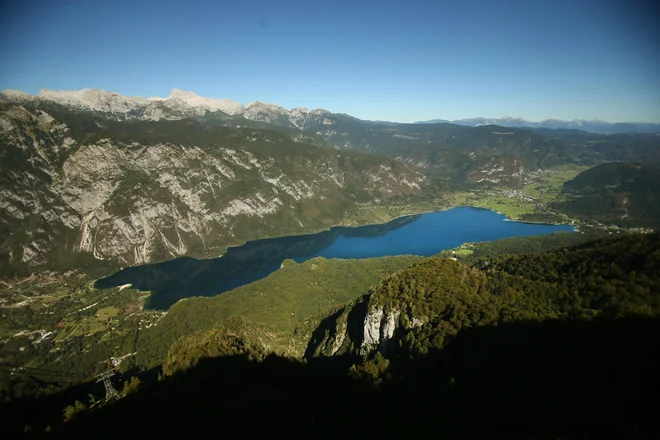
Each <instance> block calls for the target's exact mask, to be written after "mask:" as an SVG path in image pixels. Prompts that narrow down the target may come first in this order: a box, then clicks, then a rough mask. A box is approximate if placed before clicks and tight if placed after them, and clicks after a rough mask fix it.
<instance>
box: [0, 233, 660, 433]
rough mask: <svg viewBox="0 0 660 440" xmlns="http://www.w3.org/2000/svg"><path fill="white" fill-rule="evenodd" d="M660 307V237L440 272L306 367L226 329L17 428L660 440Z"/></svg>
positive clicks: (434, 270)
mask: <svg viewBox="0 0 660 440" xmlns="http://www.w3.org/2000/svg"><path fill="white" fill-rule="evenodd" d="M659 292H660V235H659V234H639V235H623V236H620V237H611V238H607V239H604V240H599V241H595V242H590V243H583V244H580V245H578V246H574V247H572V248H562V249H555V250H552V251H549V252H545V253H538V254H517V255H513V254H509V255H502V256H497V257H493V258H486V259H481V260H478V261H477V262H476V263H475V264H474V265H473V266H471V267H470V266H467V265H463V264H461V263H459V262H458V261H452V260H451V259H446V258H438V257H434V258H428V259H424V260H422V261H419V262H416V263H415V264H413V265H412V266H410V267H408V268H407V269H404V270H400V271H396V272H394V273H391V274H390V275H389V276H387V277H385V278H384V279H382V280H381V281H379V282H378V283H377V284H376V285H374V286H373V287H372V288H371V290H370V291H369V293H368V294H366V295H363V296H362V297H359V298H357V299H354V300H351V301H349V302H347V303H345V304H343V305H342V306H340V307H338V308H333V309H332V311H331V312H329V313H328V314H327V315H326V316H325V317H324V318H323V319H321V320H320V321H319V322H318V324H317V325H316V326H315V327H314V328H313V331H310V334H309V338H308V339H307V341H308V342H307V346H306V350H305V354H304V356H303V357H302V359H294V358H292V357H288V358H287V357H281V356H278V355H276V354H273V353H272V349H269V347H268V346H267V345H266V344H265V343H264V338H266V337H267V332H261V333H260V332H258V331H257V330H258V327H256V326H255V323H249V322H247V321H245V320H241V319H234V320H227V321H225V322H224V323H222V324H220V323H218V324H217V325H216V326H215V327H213V328H211V329H207V330H202V331H197V332H193V333H190V334H185V335H182V336H181V337H179V338H178V339H175V341H176V342H174V343H173V344H171V345H170V346H169V350H168V354H167V357H166V359H165V360H164V362H163V363H162V366H161V375H162V377H161V379H160V380H157V381H156V380H153V379H152V380H146V379H145V380H144V382H145V383H144V384H143V386H142V387H140V389H138V390H134V392H132V393H128V392H126V393H124V392H123V391H124V390H126V389H129V388H130V387H129V384H128V383H127V385H124V387H125V388H124V390H122V393H123V394H124V395H125V397H123V398H122V399H120V400H119V401H115V402H110V403H106V404H101V405H96V406H94V407H93V408H91V409H88V410H84V411H80V412H78V413H77V414H76V416H75V417H73V418H70V417H69V418H70V419H71V420H70V421H68V422H66V423H61V414H62V413H61V411H62V409H63V408H64V407H65V406H66V405H71V404H72V403H73V400H74V397H73V395H72V394H68V395H64V393H63V395H62V396H60V397H58V396H49V397H47V398H45V399H42V400H39V399H36V400H34V401H25V402H15V403H14V404H13V406H8V407H6V408H2V410H3V411H1V412H0V414H2V415H3V416H7V417H8V418H9V420H10V421H11V422H12V424H13V425H16V426H17V428H18V427H20V428H22V427H23V426H24V425H27V424H30V423H34V425H32V426H31V428H32V429H33V430H34V431H33V432H43V433H44V435H48V434H46V432H44V431H46V424H47V423H48V424H50V425H51V431H52V432H51V433H50V435H51V436H57V437H63V438H80V437H83V436H86V437H89V436H93V437H95V438H98V437H101V438H105V437H107V438H115V437H116V436H117V435H118V434H117V429H122V430H123V431H127V430H130V433H131V435H133V434H138V435H141V436H145V437H149V438H152V437H156V438H159V437H165V438H198V437H211V438H216V437H224V436H229V435H236V434H238V435H242V436H244V435H248V436H252V435H256V434H266V435H274V434H277V435H279V434H282V435H285V436H287V437H304V438H309V437H314V438H329V437H332V438H337V437H342V438H344V437H348V438H364V437H369V438H371V437H373V436H381V437H385V438H420V437H422V436H426V437H428V436H431V437H433V438H437V437H445V438H465V437H470V438H473V437H476V438H507V439H517V438H520V439H529V438H534V439H537V438H539V439H545V438H552V439H556V438H562V439H566V438H569V439H571V438H575V439H584V438H590V439H591V438H613V437H614V438H657V436H658V434H660V426H659V425H658V420H657V417H656V415H657V414H658V413H659V410H660V404H659V403H658V400H657V396H658V393H659V392H660V378H659V377H658V374H657V371H660V295H658V294H659ZM183 304H184V305H185V304H187V303H183ZM187 316H190V317H191V318H190V319H195V316H196V315H195V314H190V315H187ZM198 319H199V318H198ZM156 329H158V331H169V330H168V328H167V327H165V326H164V325H159V326H157V327H156ZM81 394H82V398H83V400H84V397H85V395H86V394H84V393H82V392H81ZM75 400H79V397H75ZM63 402H65V403H63ZM19 405H22V406H19ZM68 408H70V407H68ZM5 409H6V410H7V411H4V410H5ZM40 413H41V414H42V416H39V415H38V414H40ZM14 415H16V416H18V417H17V418H16V419H15V420H13V419H12V418H13V417H14ZM21 418H25V422H22V421H21ZM46 420H48V421H46ZM52 420H55V422H52ZM37 423H39V425H37ZM119 425H121V426H123V428H119ZM3 427H4V426H3ZM15 433H18V431H15Z"/></svg>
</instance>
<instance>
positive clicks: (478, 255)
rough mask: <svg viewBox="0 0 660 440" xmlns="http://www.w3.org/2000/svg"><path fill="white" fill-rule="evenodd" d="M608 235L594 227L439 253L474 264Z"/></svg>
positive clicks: (487, 243) (584, 241) (497, 241)
mask: <svg viewBox="0 0 660 440" xmlns="http://www.w3.org/2000/svg"><path fill="white" fill-rule="evenodd" d="M607 236H608V232H607V231H603V230H599V229H593V230H587V231H585V232H582V233H579V234H574V233H569V232H560V233H555V234H548V235H539V236H532V237H512V238H505V239H502V240H494V241H487V242H479V243H464V244H462V245H461V246H459V247H458V248H457V249H454V250H446V251H442V252H440V253H439V254H438V255H439V256H440V257H444V258H451V257H455V258H456V259H457V260H458V261H460V262H461V263H465V264H468V265H473V264H475V263H476V262H478V261H479V260H488V259H491V258H495V257H497V256H500V255H502V254H534V253H540V252H547V251H552V250H555V249H559V248H563V247H570V246H574V245H578V244H582V243H586V242H589V241H593V240H596V239H599V238H605V237H607Z"/></svg>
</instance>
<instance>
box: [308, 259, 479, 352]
mask: <svg viewBox="0 0 660 440" xmlns="http://www.w3.org/2000/svg"><path fill="white" fill-rule="evenodd" d="M486 283H487V281H486V275H485V274H484V273H483V272H481V271H478V270H476V269H470V268H468V267H466V266H463V265H461V264H459V263H456V262H454V261H452V260H449V259H441V258H436V259H429V260H427V261H424V262H422V263H419V264H417V265H414V266H412V267H411V268H409V269H406V270H403V271H401V272H399V273H396V274H394V275H392V276H390V277H389V278H386V279H384V280H383V281H382V282H381V284H380V285H378V286H376V287H375V288H373V289H372V290H371V292H370V293H369V294H368V295H367V296H365V297H364V298H361V299H359V300H357V301H354V302H352V303H350V304H348V305H347V306H346V307H345V308H344V309H343V310H342V311H341V313H338V314H337V315H336V316H335V317H334V320H335V322H336V324H335V325H330V324H329V323H326V324H325V325H326V326H327V327H332V330H331V331H328V332H326V338H325V340H323V341H321V342H320V343H319V344H318V349H317V350H316V352H315V354H316V355H317V356H318V355H326V356H327V355H331V354H334V353H338V352H340V353H352V354H355V355H358V354H359V355H370V354H372V353H373V352H375V351H379V352H381V353H383V354H386V355H387V354H390V353H391V352H393V351H395V350H397V349H400V346H407V347H408V349H413V350H414V349H416V348H415V341H416V340H417V341H420V340H421V341H426V340H428V339H429V338H431V339H433V338H434V337H435V336H434V332H435V330H433V329H434V328H439V329H442V332H443V333H447V332H448V331H447V329H449V333H451V332H455V329H453V330H452V328H453V327H454V326H456V324H455V323H454V321H455V320H456V318H457V317H459V316H460V317H463V316H467V315H468V314H469V313H470V307H471V305H470V303H472V302H474V303H475V304H476V303H481V302H482V301H483V299H482V298H483V297H482V295H484V294H486V291H487V289H486ZM435 342H439V343H442V340H440V341H435ZM435 342H434V343H435ZM338 345H339V348H338Z"/></svg>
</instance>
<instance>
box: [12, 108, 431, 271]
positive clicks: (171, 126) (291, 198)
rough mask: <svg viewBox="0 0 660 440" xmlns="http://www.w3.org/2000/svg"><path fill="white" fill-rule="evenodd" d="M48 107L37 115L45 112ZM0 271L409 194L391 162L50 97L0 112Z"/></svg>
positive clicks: (188, 242)
mask: <svg viewBox="0 0 660 440" xmlns="http://www.w3.org/2000/svg"><path fill="white" fill-rule="evenodd" d="M46 110H48V111H46ZM0 121H1V122H0V126H1V127H2V132H1V133H0V142H1V145H2V149H1V150H0V154H1V155H2V156H1V159H2V160H1V161H0V163H1V165H0V167H2V168H1V170H0V171H1V172H2V174H1V175H2V177H1V178H0V179H1V180H0V237H2V243H1V245H0V249H1V252H0V255H1V259H2V261H3V268H4V269H5V270H7V268H9V267H18V266H21V265H25V266H35V265H39V264H43V263H46V262H48V263H50V264H51V267H62V266H67V265H69V264H71V262H72V260H71V259H72V258H74V257H75V255H77V254H79V253H84V254H88V255H92V256H93V257H94V258H95V259H96V260H99V261H109V262H111V263H113V264H121V265H134V264H141V263H145V262H149V261H154V260H160V259H164V258H172V257H176V256H179V255H183V254H188V255H209V254H215V255H217V254H218V253H220V252H222V250H223V249H224V248H225V247H226V246H227V245H230V244H238V243H242V242H244V241H246V240H250V239H254V238H259V237H265V236H272V235H287V234H291V233H296V232H304V231H314V230H319V229H324V228H327V227H329V226H331V225H334V224H337V223H339V222H341V221H342V219H343V218H344V217H345V215H346V214H347V213H348V212H349V211H350V210H351V209H353V208H354V207H355V206H357V205H356V204H358V203H361V204H365V203H366V204H378V203H387V201H388V200H390V199H394V198H404V199H405V198H406V197H408V196H414V195H419V194H422V191H423V188H424V187H425V186H426V185H427V182H428V180H427V178H426V177H424V176H423V175H422V174H421V173H420V172H418V171H416V170H414V169H412V168H410V167H408V166H406V165H404V164H402V163H399V162H397V161H394V160H391V159H385V158H377V157H369V156H365V155H358V154H348V153H339V152H334V151H331V150H328V149H321V148H316V147H313V146H310V145H308V144H302V143H296V142H293V141H292V140H290V139H289V138H288V137H286V136H284V135H282V134H279V133H277V132H273V131H264V130H256V129H252V128H232V127H221V126H206V125H204V124H202V123H201V122H197V121H195V120H180V121H133V122H130V121H126V122H121V121H111V120H108V119H104V118H99V117H97V116H95V115H94V114H91V113H87V112H84V113H79V112H76V111H72V110H69V109H67V108H63V107H61V106H57V105H51V106H44V105H42V104H38V105H32V106H30V105H28V104H26V105H24V106H17V105H11V104H9V105H3V106H2V107H0Z"/></svg>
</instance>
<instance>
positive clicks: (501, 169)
mask: <svg viewBox="0 0 660 440" xmlns="http://www.w3.org/2000/svg"><path fill="white" fill-rule="evenodd" d="M0 100H4V101H6V102H13V103H16V104H26V103H30V104H31V105H33V106H37V107H44V106H47V105H52V104H53V103H58V104H60V105H64V106H66V107H68V108H71V109H74V110H76V111H85V112H92V113H93V114H95V115H96V116H98V117H105V118H107V119H113V120H153V121H160V120H181V119H195V120H198V121H200V122H203V123H204V124H208V125H214V126H217V125H222V126H236V127H239V126H240V127H246V126H247V127H253V128H269V129H274V130H277V131H279V132H281V133H283V134H285V135H287V136H288V137H289V138H291V139H292V140H294V141H296V142H308V143H313V144H315V145H318V146H323V147H332V148H335V149H341V150H355V151H360V152H365V153H371V154H378V155H384V156H389V157H394V158H396V159H398V160H399V161H403V162H407V163H410V164H414V165H416V166H419V167H422V168H424V169H425V170H426V173H427V174H428V175H430V176H432V177H433V178H434V179H436V180H442V181H444V182H445V183H446V184H451V185H457V186H460V187H465V186H467V187H470V188H477V189H479V188H481V189H483V188H498V187H508V188H520V187H521V186H522V185H524V184H525V183H527V182H528V181H529V178H530V176H531V175H532V174H533V173H534V172H535V171H536V170H538V169H546V168H549V167H553V166H556V165H562V164H580V165H596V164H598V163H602V162H603V161H613V160H624V161H641V162H646V161H658V160H660V153H659V152H658V151H659V150H658V149H657V148H655V147H657V145H658V142H659V141H660V138H658V137H657V136H654V135H652V134H623V135H616V136H603V135H597V134H588V133H586V132H583V131H580V130H582V129H583V128H584V124H583V123H582V122H579V123H576V124H572V125H570V124H569V125H565V124H564V125H562V124H559V123H555V122H556V121H555V122H553V121H549V122H548V121H546V122H548V123H546V124H536V123H527V121H523V120H518V119H513V118H504V119H501V120H486V119H483V118H476V119H474V120H469V121H467V122H466V121H463V122H461V124H462V125H456V123H453V124H446V123H441V124H396V123H382V122H379V121H376V122H372V121H363V120H360V119H358V118H354V117H352V116H349V115H346V114H341V113H331V112H328V111H326V110H323V109H316V110H308V109H306V108H295V109H292V110H287V109H285V108H282V107H279V106H277V105H275V104H266V103H263V102H259V101H257V102H254V103H252V104H249V105H247V106H243V105H241V104H238V103H234V102H231V101H227V100H216V99H210V98H205V97H201V96H198V95H196V94H194V93H192V92H183V91H181V90H178V89H174V90H173V91H172V93H171V94H170V96H169V97H168V98H149V99H142V98H132V97H123V96H121V95H118V94H116V93H111V92H106V91H102V90H87V89H86V90H82V91H60V92H53V91H42V92H41V93H40V95H39V96H36V97H32V96H30V95H26V94H23V93H20V92H15V91H5V92H2V93H0ZM458 122H460V121H458ZM458 122H457V123H458ZM492 124H498V125H503V126H507V128H503V127H501V126H497V125H492ZM471 125H476V126H475V127H471ZM515 125H521V126H524V128H515V127H514V128H511V127H508V126H515ZM547 126H551V127H553V128H557V127H564V126H565V127H569V128H579V129H580V130H550V129H548V128H540V127H547Z"/></svg>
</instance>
